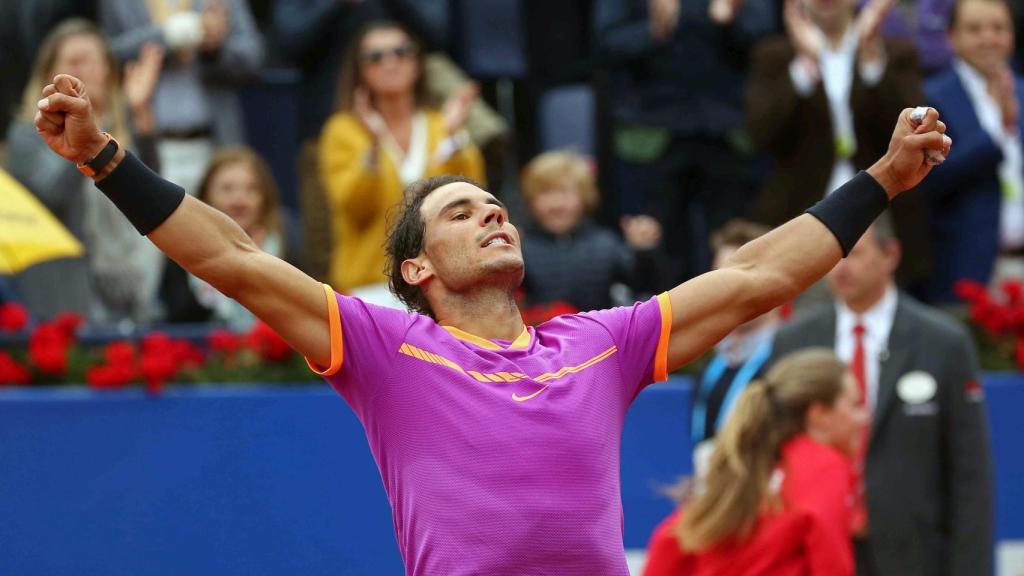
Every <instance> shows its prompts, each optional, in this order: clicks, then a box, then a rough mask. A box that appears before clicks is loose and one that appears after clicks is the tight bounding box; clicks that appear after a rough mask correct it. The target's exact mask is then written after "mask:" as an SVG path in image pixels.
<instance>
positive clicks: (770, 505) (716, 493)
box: [644, 348, 867, 576]
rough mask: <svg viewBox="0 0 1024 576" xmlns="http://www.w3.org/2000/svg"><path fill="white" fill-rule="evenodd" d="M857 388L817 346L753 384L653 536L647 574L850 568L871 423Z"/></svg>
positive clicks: (823, 572)
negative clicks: (860, 463) (858, 479)
mask: <svg viewBox="0 0 1024 576" xmlns="http://www.w3.org/2000/svg"><path fill="white" fill-rule="evenodd" d="M858 396H859V391H858V388H857V384H856V381H855V380H854V379H853V376H852V375H851V374H850V373H849V372H848V370H847V367H846V365H844V364H843V363H842V362H841V361H840V360H839V359H838V358H837V357H836V356H835V354H833V353H832V351H831V350H827V349H823V348H822V349H811V350H804V351H800V352H797V353H794V354H792V355H790V356H788V357H786V358H784V359H783V360H781V361H780V362H778V363H777V364H776V365H775V366H774V367H773V368H772V369H771V370H770V371H769V372H768V375H767V377H765V378H764V379H763V380H761V381H756V382H754V383H752V384H751V385H750V386H749V387H748V388H747V389H746V390H745V391H744V393H743V395H742V396H741V397H740V399H739V401H738V402H737V406H736V409H735V412H733V414H732V415H731V416H730V418H729V420H728V421H727V422H726V424H725V427H724V428H723V430H722V431H721V432H720V434H719V437H718V439H717V442H716V447H715V451H714V453H713V455H712V456H711V463H710V467H709V470H708V473H707V476H706V477H705V478H702V479H701V480H700V482H699V484H696V485H695V484H692V483H691V485H692V486H693V485H695V486H696V488H694V489H693V490H691V491H690V493H689V494H687V495H686V496H684V498H683V502H682V506H681V507H680V510H679V511H677V512H676V513H674V514H673V515H672V516H670V517H669V518H667V519H666V520H665V521H664V522H662V524H661V525H660V526H659V527H658V528H657V529H656V530H655V532H654V535H653V536H652V537H651V544H650V550H649V556H648V563H647V567H646V569H645V571H644V574H645V576H669V575H672V576H690V575H692V576H727V575H737V576H761V575H765V576H767V575H772V576H788V575H794V576H795V575H801V576H803V575H806V576H852V575H853V573H854V563H853V550H852V548H851V544H850V513H851V510H852V504H853V502H854V498H855V494H854V487H855V482H854V470H853V457H854V456H855V455H856V454H857V451H858V449H859V444H860V442H861V441H862V439H863V434H864V426H865V425H866V423H867V413H866V412H865V411H864V410H863V408H861V407H860V404H859V402H858Z"/></svg>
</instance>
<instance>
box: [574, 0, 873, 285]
mask: <svg viewBox="0 0 1024 576" xmlns="http://www.w3.org/2000/svg"><path fill="white" fill-rule="evenodd" d="M773 1H774V0H747V1H746V2H744V3H743V5H742V7H740V8H739V10H738V11H737V12H735V13H734V14H731V15H730V16H729V17H726V18H717V19H716V18H713V17H712V16H711V15H710V14H709V10H710V2H709V1H707V0H696V1H682V0H597V2H596V4H595V6H594V12H593V18H594V33H595V37H596V43H597V48H598V50H597V51H598V55H599V57H600V59H601V60H602V61H603V62H604V63H605V65H607V66H609V67H610V86H609V92H610V94H609V101H610V102H611V103H612V109H611V115H612V118H613V122H614V127H613V130H614V134H613V140H614V153H613V157H614V170H615V172H616V176H615V178H614V181H615V182H616V183H617V188H618V194H619V206H618V207H617V210H616V212H618V213H623V214H638V213H647V214H654V215H657V217H658V218H659V220H660V221H661V224H662V226H663V228H664V229H665V247H666V250H667V252H668V253H669V255H670V256H671V257H672V259H673V261H674V265H675V268H676V269H677V270H675V276H674V277H673V278H672V280H674V281H678V280H683V279H685V278H689V277H692V276H696V275H697V274H700V273H703V272H705V271H707V270H708V268H709V267H710V250H709V249H708V245H707V238H708V236H709V234H710V232H711V230H715V229H717V228H718V227H719V226H721V225H722V224H724V223H725V222H726V221H727V220H729V219H730V218H732V217H734V216H738V215H739V214H740V213H741V212H742V210H743V207H744V206H745V205H746V204H747V203H748V201H749V199H750V190H752V189H755V188H756V186H755V183H756V181H757V176H756V175H755V170H754V167H753V165H752V162H751V158H750V156H749V149H750V146H749V144H748V143H747V138H746V135H745V134H744V129H743V128H744V126H743V97H742V94H743V83H744V79H745V78H746V73H747V60H748V54H749V52H750V49H751V48H752V46H753V45H754V44H755V42H756V41H757V40H758V39H760V38H761V37H763V36H765V35H767V34H769V33H771V32H772V31H773V30H774V27H775V10H774V8H773ZM889 117H892V115H890V116H889Z"/></svg>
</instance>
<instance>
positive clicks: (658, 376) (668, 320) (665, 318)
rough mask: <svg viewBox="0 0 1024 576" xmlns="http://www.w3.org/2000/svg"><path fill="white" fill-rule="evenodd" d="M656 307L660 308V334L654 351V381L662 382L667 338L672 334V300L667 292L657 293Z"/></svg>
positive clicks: (665, 368)
mask: <svg viewBox="0 0 1024 576" xmlns="http://www.w3.org/2000/svg"><path fill="white" fill-rule="evenodd" d="M658 308H659V309H660V310H661V334H660V335H659V336H658V348H657V350H655V352H654V381H655V382H664V381H665V380H668V340H669V336H671V335H672V301H671V300H669V297H668V292H662V293H661V294H658Z"/></svg>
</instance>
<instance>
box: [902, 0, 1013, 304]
mask: <svg viewBox="0 0 1024 576" xmlns="http://www.w3.org/2000/svg"><path fill="white" fill-rule="evenodd" d="M949 39H950V44H951V45H952V46H953V50H954V52H955V54H956V58H955V59H954V60H953V65H952V66H951V67H950V68H949V69H948V70H947V71H946V72H944V73H942V74H940V75H938V76H936V77H934V78H932V79H931V80H929V81H928V83H927V84H926V85H925V94H926V98H927V100H928V103H929V104H931V105H932V106H935V107H936V108H937V109H939V110H942V115H943V118H947V119H948V120H949V125H950V126H951V127H953V128H952V129H951V130H949V134H950V135H951V136H952V138H953V139H954V141H955V142H956V146H957V151H956V154H953V155H952V156H951V157H950V158H949V162H946V163H944V164H943V165H942V166H938V167H936V169H935V170H934V171H933V172H932V173H931V174H930V175H929V176H928V178H926V179H925V180H924V181H923V182H922V183H921V186H920V190H922V191H923V192H925V194H926V196H927V198H928V202H929V208H930V213H931V240H932V249H933V250H934V253H935V254H942V255H943V257H942V258H941V259H938V260H937V261H936V262H935V271H934V274H933V275H932V277H931V278H930V279H929V282H928V284H927V285H926V287H925V295H926V297H927V298H928V299H929V300H930V301H932V302H943V303H948V302H957V301H958V299H957V298H956V296H955V294H954V293H953V285H954V283H955V282H956V281H957V280H961V279H971V280H977V281H978V282H982V283H988V282H989V280H990V278H991V277H992V275H993V272H994V271H995V270H996V268H997V261H998V260H997V259H998V256H999V254H1000V253H1002V254H1003V255H1005V256H1007V257H1008V258H1007V259H1005V260H1004V263H1005V264H1011V263H1012V260H1013V259H1014V258H1015V257H1016V259H1017V260H1018V262H1019V259H1020V256H1021V255H1022V254H1024V159H1022V152H1021V136H1020V135H1021V133H1022V131H1024V118H1022V117H1021V115H1020V112H1019V110H1020V107H1021V94H1024V80H1022V79H1021V78H1020V77H1019V76H1016V75H1015V74H1014V73H1013V72H1012V71H1011V69H1010V59H1011V58H1012V56H1013V17H1012V12H1011V10H1010V5H1009V4H1008V3H1007V0H960V1H958V2H957V3H956V4H955V5H954V6H953V11H952V12H951V14H950V27H949ZM1015 275H1019V271H1017V272H1016V274H1015Z"/></svg>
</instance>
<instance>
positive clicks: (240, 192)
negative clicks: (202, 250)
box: [160, 147, 287, 331]
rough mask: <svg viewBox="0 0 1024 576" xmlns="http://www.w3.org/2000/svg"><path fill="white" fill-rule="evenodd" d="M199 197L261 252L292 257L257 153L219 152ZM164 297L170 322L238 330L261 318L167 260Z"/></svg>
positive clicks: (265, 168)
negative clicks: (237, 228) (225, 218)
mask: <svg viewBox="0 0 1024 576" xmlns="http://www.w3.org/2000/svg"><path fill="white" fill-rule="evenodd" d="M198 198H199V199H200V200H202V201H203V202H206V203H207V204H209V205H210V206H213V207H214V208H216V209H218V210H220V211H221V212H223V213H225V214H227V215H228V216H230V217H231V219H232V220H234V221H235V223H236V224H238V225H239V226H240V227H241V228H242V230H244V231H245V233H246V234H248V235H249V237H250V238H252V239H253V242H255V243H256V245H257V246H259V247H260V249H261V250H263V251H264V252H267V253H268V254H271V255H274V256H277V257H279V258H284V257H285V256H286V254H287V250H286V248H287V247H286V242H285V233H284V226H283V221H282V218H281V210H280V202H279V199H278V194H277V186H276V184H275V183H274V177H273V176H272V175H271V173H270V168H269V167H268V166H267V163H266V162H265V161H264V160H263V158H261V157H260V156H259V155H258V154H257V153H256V152H255V151H253V150H251V149H249V148H244V147H238V148H225V149H222V150H220V151H218V152H217V153H216V154H215V155H214V157H213V160H211V161H210V166H209V167H208V168H207V169H206V173H205V174H204V175H203V177H202V179H201V180H200V181H199V192H198ZM160 297H161V300H162V301H163V304H164V310H165V312H166V319H167V321H169V322H217V323H221V324H225V325H227V327H228V328H230V329H232V330H236V331H244V330H246V329H248V328H250V327H251V326H252V325H253V324H254V323H255V321H256V317H255V316H253V314H252V313H251V312H249V311H248V310H246V309H245V308H244V307H243V306H242V305H241V304H239V303H238V302H236V301H235V300H232V299H231V298H228V297H227V296H225V295H223V294H221V293H220V292H218V291H217V290H216V289H215V288H213V287H212V286H210V285H209V284H207V283H206V282H203V281H202V280H200V279H198V278H196V277H195V276H192V275H190V274H188V273H187V272H185V270H183V269H182V268H181V267H180V266H178V265H177V264H175V263H174V262H172V261H170V260H168V261H167V266H166V268H165V269H164V277H163V280H162V282H161V285H160Z"/></svg>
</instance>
